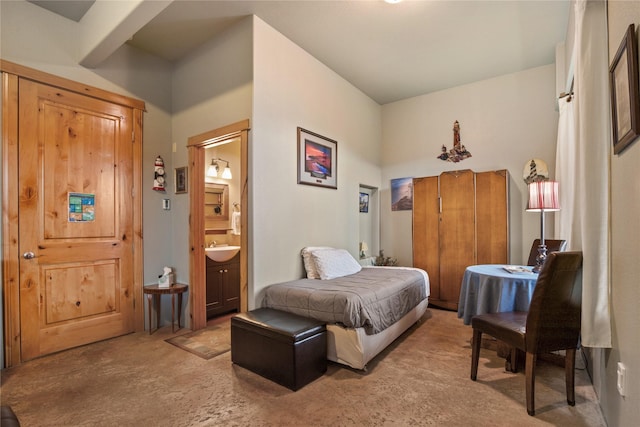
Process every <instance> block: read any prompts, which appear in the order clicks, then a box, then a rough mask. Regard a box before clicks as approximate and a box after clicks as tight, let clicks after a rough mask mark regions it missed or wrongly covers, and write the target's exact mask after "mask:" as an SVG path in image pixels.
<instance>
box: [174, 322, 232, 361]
mask: <svg viewBox="0 0 640 427" xmlns="http://www.w3.org/2000/svg"><path fill="white" fill-rule="evenodd" d="M165 341H166V342H168V343H169V344H173V345H175V346H176V347H179V348H181V349H183V350H186V351H188V352H189V353H193V354H195V355H196V356H198V357H202V358H203V359H207V360H209V359H213V358H214V357H216V356H219V355H221V354H223V353H226V352H227V351H229V350H231V324H230V322H224V323H222V324H220V325H215V326H210V327H208V328H204V329H200V330H199V331H195V332H189V333H188V334H184V335H179V336H177V337H173V338H169V339H166V340H165Z"/></svg>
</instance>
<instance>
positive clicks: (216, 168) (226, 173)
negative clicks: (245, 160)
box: [207, 158, 232, 179]
mask: <svg viewBox="0 0 640 427" xmlns="http://www.w3.org/2000/svg"><path fill="white" fill-rule="evenodd" d="M219 162H225V163H226V164H227V166H225V168H224V170H223V171H222V176H221V178H224V179H231V178H232V175H231V168H229V162H228V161H226V160H224V159H216V158H213V159H211V164H210V165H209V168H208V169H207V176H208V177H211V178H216V177H217V176H218V172H220V165H219Z"/></svg>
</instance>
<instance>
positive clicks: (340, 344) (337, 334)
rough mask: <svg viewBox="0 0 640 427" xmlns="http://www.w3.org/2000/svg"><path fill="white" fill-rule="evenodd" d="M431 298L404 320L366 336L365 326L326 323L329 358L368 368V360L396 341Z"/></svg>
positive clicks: (414, 309) (356, 366)
mask: <svg viewBox="0 0 640 427" xmlns="http://www.w3.org/2000/svg"><path fill="white" fill-rule="evenodd" d="M428 305H429V298H426V299H424V300H422V302H420V304H418V305H417V306H415V307H414V308H413V309H412V310H411V311H410V312H409V313H407V314H405V315H404V317H403V318H402V319H400V320H399V321H398V322H396V323H394V324H393V325H391V326H390V327H388V328H387V329H385V330H384V331H382V332H379V333H377V334H374V335H367V334H366V332H365V331H364V328H355V329H353V328H350V329H347V328H343V327H341V326H338V325H335V324H328V325H327V359H329V360H331V361H333V362H337V363H341V364H343V365H347V366H350V367H352V368H354V369H360V370H366V367H367V363H369V361H370V360H371V359H373V358H374V357H375V356H377V355H378V353H380V352H381V351H382V350H384V349H385V348H386V347H387V346H388V345H389V344H391V343H392V342H393V341H395V339H396V338H398V337H399V336H400V335H402V334H403V333H404V331H406V330H407V329H409V328H410V327H411V325H413V324H414V323H416V322H417V321H418V319H420V318H421V317H422V315H423V314H424V313H425V312H426V311H427V306H428Z"/></svg>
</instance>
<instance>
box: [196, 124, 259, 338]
mask: <svg viewBox="0 0 640 427" xmlns="http://www.w3.org/2000/svg"><path fill="white" fill-rule="evenodd" d="M249 130H250V127H249V119H246V120H241V121H239V122H236V123H233V124H230V125H227V126H224V127H221V128H218V129H214V130H211V131H208V132H204V133H201V134H199V135H194V136H191V137H189V139H188V142H187V149H188V151H189V169H190V170H189V175H188V176H191V177H192V178H191V179H190V180H189V194H190V197H189V211H190V212H189V248H190V252H189V283H190V284H191V289H190V291H189V304H190V306H191V330H193V331H196V330H198V329H202V328H204V327H206V326H207V307H206V303H207V287H206V285H207V284H206V282H207V274H206V263H205V261H206V260H205V250H204V246H205V238H204V233H205V227H204V222H205V221H204V175H205V173H204V172H205V171H204V169H205V164H204V161H205V149H206V148H207V147H209V146H211V145H214V144H216V143H218V142H222V141H224V140H227V139H231V138H240V187H241V190H240V229H241V230H242V233H240V311H241V312H244V311H247V307H248V268H247V266H248V262H247V256H248V247H247V244H248V242H249V239H248V236H247V234H248V228H247V224H248V221H247V212H248V205H247V202H248V199H249V197H248V191H249V184H248V179H247V172H248V170H249V162H248V158H249V156H248V152H249ZM197 177H202V179H197Z"/></svg>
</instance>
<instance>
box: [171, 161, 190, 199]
mask: <svg viewBox="0 0 640 427" xmlns="http://www.w3.org/2000/svg"><path fill="white" fill-rule="evenodd" d="M173 178H174V179H173V181H174V182H175V193H176V194H180V193H186V192H187V167H186V166H183V167H181V168H176V169H175V172H174V177H173Z"/></svg>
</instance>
